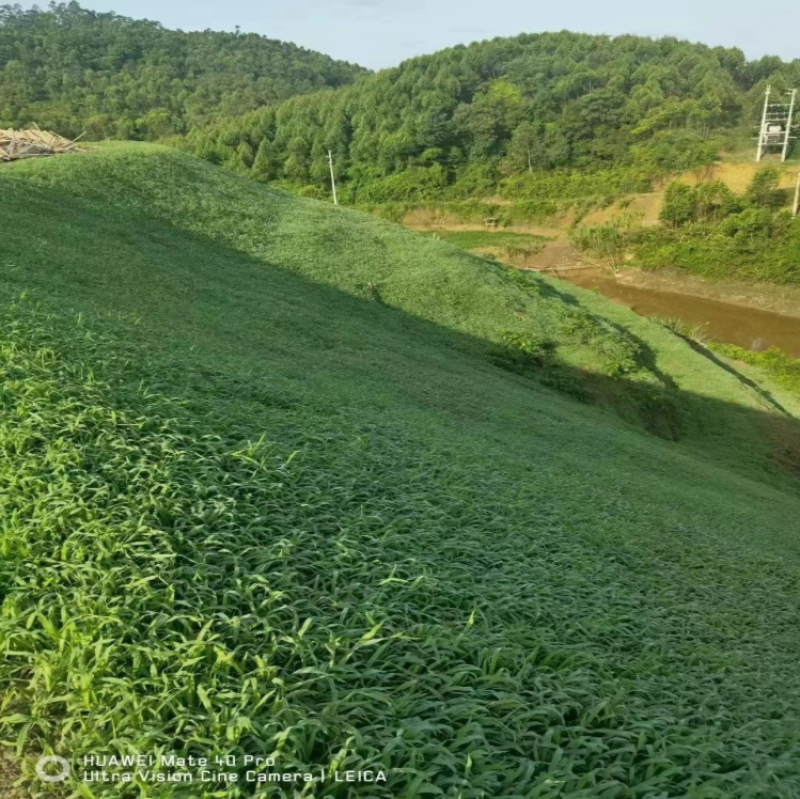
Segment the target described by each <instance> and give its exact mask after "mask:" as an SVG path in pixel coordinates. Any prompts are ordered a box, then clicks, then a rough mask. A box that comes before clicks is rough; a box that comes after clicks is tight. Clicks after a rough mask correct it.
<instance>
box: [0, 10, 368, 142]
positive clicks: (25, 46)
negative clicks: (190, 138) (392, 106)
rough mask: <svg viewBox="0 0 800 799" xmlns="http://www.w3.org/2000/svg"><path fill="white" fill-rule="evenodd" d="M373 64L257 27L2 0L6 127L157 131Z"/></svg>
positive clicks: (2, 123)
mask: <svg viewBox="0 0 800 799" xmlns="http://www.w3.org/2000/svg"><path fill="white" fill-rule="evenodd" d="M364 72H366V70H364V69H363V68H362V67H358V66H355V65H352V64H348V63H345V62H342V61H334V60H333V59H331V58H329V57H328V56H326V55H322V54H321V53H316V52H313V51H310V50H305V49H303V48H300V47H297V46H295V45H293V44H287V43H285V42H279V41H274V40H271V39H267V38H265V37H263V36H259V35H256V34H240V33H238V32H237V33H215V32H212V31H204V32H202V33H184V32H183V31H173V30H167V29H165V28H162V27H161V26H160V25H159V24H158V23H155V22H148V21H146V20H133V19H128V18H126V17H121V16H118V15H116V14H105V13H103V14H101V13H96V12H94V11H89V10H87V9H84V8H81V7H80V6H79V5H78V4H77V3H74V2H73V3H69V4H68V5H66V4H60V5H56V4H55V3H51V4H50V6H49V10H47V11H40V10H38V9H36V7H34V9H33V10H23V9H22V8H21V7H20V6H18V5H17V6H0V128H2V127H20V126H27V125H29V124H31V123H33V122H35V123H36V124H38V125H39V126H40V127H43V128H45V127H46V128H52V129H54V130H57V131H58V132H59V133H61V134H63V135H66V136H76V135H78V134H80V133H82V132H84V131H85V132H86V136H87V137H88V138H89V139H102V138H107V137H110V138H120V139H154V138H157V137H161V136H165V135H170V134H173V133H182V132H185V131H186V130H188V129H190V128H191V127H193V126H196V125H199V124H201V123H204V122H206V121H208V120H209V119H212V118H215V117H225V116H232V115H238V114H243V113H245V112H247V111H251V110H253V109H255V108H259V107H261V106H263V105H265V104H268V103H272V102H275V101H277V100H285V99H287V98H288V97H291V96H293V95H295V94H301V93H303V92H312V91H316V90H319V89H322V88H326V87H338V86H342V85H343V84H347V83H350V82H352V81H353V80H354V79H355V78H356V77H357V76H358V75H360V74H362V73H364Z"/></svg>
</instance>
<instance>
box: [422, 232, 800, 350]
mask: <svg viewBox="0 0 800 799" xmlns="http://www.w3.org/2000/svg"><path fill="white" fill-rule="evenodd" d="M408 221H409V222H410V223H411V224H409V225H408V226H409V227H411V228H412V229H415V230H417V232H421V233H424V234H428V235H435V236H437V237H439V238H442V239H444V240H445V241H450V242H451V243H453V244H455V245H456V246H461V247H464V248H465V249H470V250H471V251H472V252H474V253H477V254H479V255H484V256H486V257H491V258H494V259H496V260H499V261H502V262H503V263H507V264H509V265H511V266H515V267H517V268H518V269H525V270H532V271H540V272H546V273H547V274H549V275H551V276H553V277H556V278H558V279H560V280H566V281H568V282H570V283H573V284H575V285H578V286H582V287H583V288H589V289H593V290H595V291H598V292H599V293H601V294H603V295H604V296H605V297H607V298H608V299H611V300H613V301H615V302H618V303H620V304H622V305H626V306H627V307H629V308H631V309H632V310H634V311H635V312H636V313H639V314H640V315H642V316H660V317H665V318H673V319H678V320H680V321H681V322H683V323H684V324H686V325H688V326H690V327H692V328H697V329H698V331H699V333H700V334H701V335H703V336H705V337H708V338H712V339H714V340H716V341H720V342H723V343H728V344H735V345H736V346H739V347H743V348H745V349H748V350H753V351H755V352H760V351H763V350H766V349H769V348H770V347H777V348H779V349H781V350H783V351H784V352H786V353H787V354H789V355H791V356H792V357H794V358H800V287H796V286H777V285H773V284H768V283H747V282H744V281H711V280H707V279H705V278H702V277H699V276H697V275H694V274H691V273H689V272H686V271H683V270H679V269H661V270H658V271H650V270H644V269H639V268H636V267H634V266H631V265H624V266H620V267H618V268H614V269H612V268H611V267H610V266H608V265H607V264H603V263H601V262H598V261H595V260H592V259H591V258H589V257H587V256H586V254H584V253H581V252H579V251H578V250H576V249H575V248H574V247H573V246H572V245H571V244H570V242H569V241H568V240H567V238H566V236H565V235H564V233H563V231H559V230H557V229H555V228H531V229H526V230H523V229H520V228H514V229H507V230H505V231H500V232H492V231H487V230H483V231H480V228H479V227H478V226H466V225H457V226H452V227H446V226H444V225H443V224H442V221H441V220H437V223H436V224H434V225H431V227H429V228H427V229H425V227H424V226H423V225H422V224H420V223H421V222H422V220H421V219H420V218H419V217H416V218H413V219H412V220H408ZM467 232H470V234H471V235H470V236H469V241H467V239H466V237H465V235H464V234H465V233H467ZM526 236H527V238H528V239H529V240H530V241H529V242H528V245H527V246H525V241H524V239H525V237H526ZM510 238H513V240H514V241H513V244H514V246H512V247H510V246H508V242H507V241H506V240H507V239H510Z"/></svg>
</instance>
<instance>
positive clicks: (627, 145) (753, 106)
mask: <svg viewBox="0 0 800 799" xmlns="http://www.w3.org/2000/svg"><path fill="white" fill-rule="evenodd" d="M767 81H769V82H771V83H772V85H773V88H774V89H775V90H776V91H782V90H784V89H788V88H789V87H791V86H795V85H797V84H798V83H800V61H793V62H791V63H785V62H783V61H781V60H780V59H778V58H773V57H765V58H762V59H760V60H757V61H747V59H746V58H745V56H744V54H743V53H742V52H741V51H740V50H738V49H731V48H723V47H707V46H705V45H701V44H692V43H689V42H684V41H679V40H677V39H673V38H664V39H659V40H653V39H649V38H643V37H637V36H619V37H616V38H611V37H608V36H593V35H587V34H575V33H569V32H561V33H541V34H525V35H521V36H517V37H514V38H499V39H494V40H492V41H485V42H479V43H475V44H472V45H469V46H459V47H454V48H450V49H447V50H443V51H441V52H438V53H436V54H434V55H430V56H424V57H420V58H414V59H411V60H409V61H406V62H404V63H403V64H401V65H400V66H399V67H396V68H394V69H387V70H383V71H381V72H379V73H377V74H374V75H370V76H366V77H362V78H360V79H359V80H357V81H356V82H355V83H354V84H352V85H350V86H346V87H343V88H340V89H337V90H335V91H330V90H329V91H323V92H317V93H314V94H310V95H306V96H301V97H294V98H292V99H290V100H288V101H286V102H283V103H280V104H277V105H275V106H271V107H267V108H263V109H259V110H257V111H255V112H252V113H249V114H246V115H243V116H242V117H240V118H238V119H233V118H228V119H222V120H220V121H219V122H218V123H216V124H214V125H212V126H209V127H207V128H198V129H196V130H194V131H192V132H190V133H189V135H188V137H187V139H186V146H187V147H188V148H189V149H191V150H192V151H193V152H195V153H198V154H200V155H202V156H203V157H205V158H207V159H209V160H210V161H213V162H215V163H220V164H224V165H226V166H228V167H231V168H233V169H238V170H246V171H248V172H250V173H251V174H252V175H253V176H254V177H257V178H258V179H261V180H265V181H277V182H283V183H286V184H288V185H291V186H294V187H302V189H303V190H304V191H305V192H306V193H308V194H312V195H313V194H315V193H316V194H319V195H320V196H323V194H324V190H325V186H326V185H327V181H328V180H329V176H328V172H327V162H326V154H327V152H328V150H331V151H332V152H333V155H334V160H335V164H336V172H337V177H338V179H339V181H340V183H341V185H342V188H343V196H344V197H345V199H349V200H350V201H358V202H362V203H374V202H389V201H404V200H426V199H434V198H443V197H448V198H457V197H466V196H475V195H476V194H487V193H491V192H492V191H495V190H496V189H497V188H498V186H500V185H501V184H504V188H505V189H506V190H507V193H508V194H509V195H510V196H521V197H524V196H530V195H531V192H532V191H533V190H532V189H531V186H532V185H534V184H537V185H538V182H541V178H540V177H536V175H537V173H541V172H542V171H547V170H554V169H559V170H564V169H566V170H574V171H579V172H583V173H586V172H591V171H605V173H606V174H605V177H604V178H603V181H604V182H606V183H607V182H609V180H610V182H612V183H613V182H614V181H615V180H616V181H617V182H621V183H625V184H626V185H627V186H630V185H632V184H635V183H637V182H639V183H641V182H642V180H645V181H646V179H647V178H648V176H651V175H653V174H655V173H658V172H669V171H673V170H675V169H683V168H691V167H694V166H697V165H699V164H703V163H708V162H710V161H711V160H713V159H714V157H715V156H716V155H717V153H718V152H719V150H720V148H721V147H722V146H724V144H725V142H726V140H727V138H729V137H730V136H731V135H732V134H735V133H737V132H738V133H739V134H740V135H744V134H743V131H744V126H745V125H749V124H750V123H751V122H754V121H756V119H757V117H758V115H759V106H760V103H761V101H762V98H763V88H764V87H765V84H766V82H767ZM748 135H749V130H748ZM620 169H621V170H623V172H624V173H625V174H624V175H623V176H622V177H618V178H612V177H611V172H609V170H611V171H612V172H614V174H616V173H617V171H618V170H620ZM504 182H505V183H504ZM534 193H535V192H534Z"/></svg>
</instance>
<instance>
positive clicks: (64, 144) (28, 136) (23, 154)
mask: <svg viewBox="0 0 800 799" xmlns="http://www.w3.org/2000/svg"><path fill="white" fill-rule="evenodd" d="M79 152H81V148H80V147H78V145H77V144H76V143H75V142H74V141H70V140H69V139H65V138H64V137H63V136H59V135H58V134H56V133H50V132H49V131H46V130H39V128H33V129H31V130H2V129H0V161H18V160H19V159H21V158H41V157H42V156H47V155H60V154H61V153H79Z"/></svg>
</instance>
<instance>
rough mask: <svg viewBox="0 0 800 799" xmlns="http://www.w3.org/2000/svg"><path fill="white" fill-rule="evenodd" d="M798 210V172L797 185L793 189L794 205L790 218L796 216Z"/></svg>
mask: <svg viewBox="0 0 800 799" xmlns="http://www.w3.org/2000/svg"><path fill="white" fill-rule="evenodd" d="M798 208H800V172H798V173H797V185H796V186H795V187H794V204H793V205H792V216H797V209H798Z"/></svg>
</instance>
